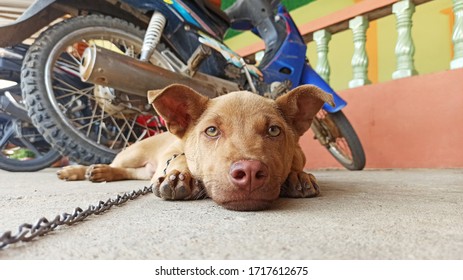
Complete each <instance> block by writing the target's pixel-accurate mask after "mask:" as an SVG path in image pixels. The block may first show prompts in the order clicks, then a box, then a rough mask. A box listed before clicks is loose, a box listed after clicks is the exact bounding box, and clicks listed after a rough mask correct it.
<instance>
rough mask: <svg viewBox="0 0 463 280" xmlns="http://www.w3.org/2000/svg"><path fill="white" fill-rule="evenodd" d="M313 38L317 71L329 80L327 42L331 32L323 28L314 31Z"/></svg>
mask: <svg viewBox="0 0 463 280" xmlns="http://www.w3.org/2000/svg"><path fill="white" fill-rule="evenodd" d="M313 38H314V40H315V42H316V44H317V55H318V61H317V68H316V69H315V70H316V71H317V73H318V74H319V75H320V76H321V77H322V78H323V79H324V80H325V81H326V82H327V83H329V81H330V71H331V69H330V63H329V61H328V49H329V48H328V43H329V42H330V40H331V33H329V32H328V31H326V30H325V29H322V30H318V31H316V32H314V34H313Z"/></svg>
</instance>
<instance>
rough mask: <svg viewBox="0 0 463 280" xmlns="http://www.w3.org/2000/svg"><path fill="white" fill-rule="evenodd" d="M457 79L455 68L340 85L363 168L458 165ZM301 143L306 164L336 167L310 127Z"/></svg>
mask: <svg viewBox="0 0 463 280" xmlns="http://www.w3.org/2000/svg"><path fill="white" fill-rule="evenodd" d="M462 80H463V69H458V70H449V71H444V72H438V73H433V74H427V75H420V76H415V77H411V78H405V79H399V80H393V81H388V82H384V83H380V84H374V85H369V86H364V87H360V88H356V89H348V90H344V91H342V92H341V93H340V94H341V96H342V97H343V98H345V99H346V100H347V102H348V103H349V104H348V106H347V107H346V108H345V109H344V110H343V111H344V113H345V114H346V115H347V117H348V118H349V120H350V121H351V123H352V125H353V126H354V128H355V130H356V131H357V134H358V135H359V137H360V139H361V141H362V144H363V147H364V150H365V154H366V159H367V164H366V168H444V167H463V81H462ZM301 146H302V148H303V150H304V152H305V154H306V156H307V161H308V162H307V164H306V168H308V169H316V168H332V167H339V168H341V165H340V164H338V163H337V162H336V161H335V160H334V159H333V157H332V156H331V155H330V154H329V153H328V152H327V151H326V150H325V148H324V147H322V146H321V145H320V144H319V143H318V141H317V140H313V134H312V132H311V131H309V132H308V133H306V134H305V135H304V136H303V137H302V139H301Z"/></svg>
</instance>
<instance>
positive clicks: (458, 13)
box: [450, 0, 463, 69]
mask: <svg viewBox="0 0 463 280" xmlns="http://www.w3.org/2000/svg"><path fill="white" fill-rule="evenodd" d="M453 13H454V14H455V23H454V25H453V36H452V41H453V53H454V56H453V60H452V61H451V62H450V68H451V69H456V68H463V0H453Z"/></svg>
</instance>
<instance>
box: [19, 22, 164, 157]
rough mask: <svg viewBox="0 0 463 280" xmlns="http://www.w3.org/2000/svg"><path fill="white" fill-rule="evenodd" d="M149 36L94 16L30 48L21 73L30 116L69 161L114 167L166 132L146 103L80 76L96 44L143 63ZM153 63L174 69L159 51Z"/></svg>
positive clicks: (47, 34)
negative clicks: (135, 147) (126, 152)
mask: <svg viewBox="0 0 463 280" xmlns="http://www.w3.org/2000/svg"><path fill="white" fill-rule="evenodd" d="M143 36H144V31H142V30H141V29H139V28H138V27H136V26H135V25H133V24H131V23H128V22H126V21H123V20H121V19H117V18H112V17H109V16H102V15H88V16H79V17H74V18H70V19H67V20H64V21H62V22H60V23H58V24H56V25H54V26H52V27H51V28H49V29H47V30H46V31H44V32H43V33H42V34H41V35H40V37H39V38H38V39H37V40H36V41H35V42H34V44H33V45H32V46H31V47H30V48H29V50H28V52H27V54H26V56H25V59H24V63H23V67H22V71H21V88H22V93H23V98H24V100H25V101H26V106H27V108H28V114H29V116H30V117H31V119H32V122H33V123H34V125H35V126H36V127H37V128H38V129H39V131H40V133H42V135H44V137H45V139H46V140H47V141H48V142H49V143H50V144H51V145H52V146H53V147H54V148H56V149H57V150H58V151H59V152H61V153H62V154H63V155H66V156H69V157H70V158H71V159H72V160H74V161H76V162H78V163H81V164H85V165H89V164H94V163H110V162H111V161H112V159H113V158H114V156H115V155H116V154H117V153H118V152H119V151H120V150H122V149H124V148H125V147H127V146H128V145H130V144H132V143H134V142H137V141H139V140H142V139H143V138H145V137H148V136H151V135H154V134H156V133H160V132H163V131H165V127H164V125H163V123H162V121H161V120H160V119H159V118H158V117H157V116H156V115H155V112H154V110H153V109H152V107H151V105H150V104H147V100H146V98H143V97H139V96H135V95H131V94H128V93H124V92H120V91H116V90H114V89H112V88H108V87H103V86H98V85H94V84H90V83H84V82H82V81H81V79H80V75H79V66H80V64H81V62H80V61H81V55H82V53H83V50H84V49H85V48H86V47H88V46H89V45H90V44H96V45H97V46H98V47H102V48H107V49H110V50H112V51H116V52H119V53H123V54H125V55H130V56H132V57H137V56H138V55H139V53H140V50H141V45H142V42H143ZM150 62H151V63H153V64H155V65H158V66H160V67H164V68H169V63H168V62H167V61H166V60H165V59H163V57H162V56H161V55H160V53H159V52H158V51H157V50H156V51H155V53H154V54H153V56H152V57H151V60H150ZM134 83H136V81H134Z"/></svg>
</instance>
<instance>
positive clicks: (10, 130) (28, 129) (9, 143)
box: [0, 115, 61, 172]
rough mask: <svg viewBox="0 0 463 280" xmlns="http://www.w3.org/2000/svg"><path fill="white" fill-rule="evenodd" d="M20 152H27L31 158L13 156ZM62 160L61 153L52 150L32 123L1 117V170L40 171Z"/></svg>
mask: <svg viewBox="0 0 463 280" xmlns="http://www.w3.org/2000/svg"><path fill="white" fill-rule="evenodd" d="M18 131H21V135H18V134H17V132H18ZM19 150H22V151H27V153H28V154H29V155H31V156H30V158H29V159H25V158H23V159H19V158H15V157H14V156H13V154H14V153H15V151H16V152H17V151H19ZM60 158H61V155H60V153H58V152H57V151H55V150H53V149H52V148H51V146H50V145H49V144H48V143H47V142H46V141H45V140H44V139H43V137H41V135H40V134H39V132H38V131H37V129H36V128H35V127H33V125H32V124H31V123H26V122H17V121H16V120H13V119H12V118H10V117H9V116H5V115H1V116H0V169H3V170H7V171H11V172H32V171H38V170H41V169H44V168H47V167H49V166H50V165H52V164H53V163H55V162H56V161H57V160H59V159H60Z"/></svg>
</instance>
